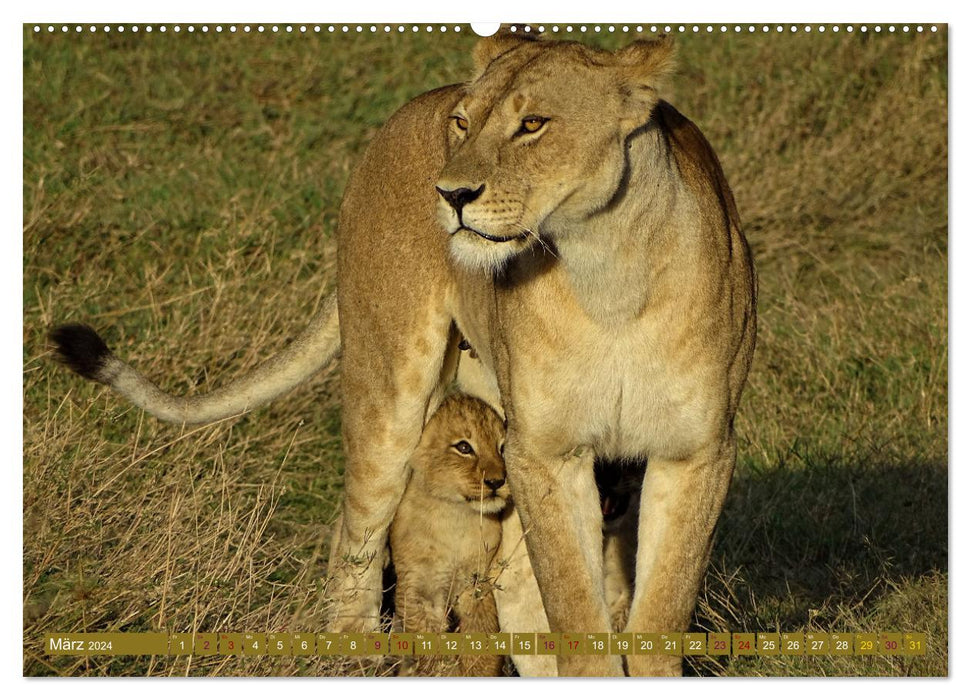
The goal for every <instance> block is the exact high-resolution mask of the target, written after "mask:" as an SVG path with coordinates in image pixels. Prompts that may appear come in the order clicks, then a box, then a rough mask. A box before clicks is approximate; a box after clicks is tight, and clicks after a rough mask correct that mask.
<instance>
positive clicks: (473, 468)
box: [411, 396, 509, 513]
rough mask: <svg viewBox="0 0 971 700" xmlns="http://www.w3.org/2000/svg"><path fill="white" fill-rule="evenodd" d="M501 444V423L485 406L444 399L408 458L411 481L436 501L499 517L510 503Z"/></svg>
mask: <svg viewBox="0 0 971 700" xmlns="http://www.w3.org/2000/svg"><path fill="white" fill-rule="evenodd" d="M504 440H505V430H504V428H503V425H502V421H501V420H500V418H499V416H498V415H497V414H496V413H495V411H493V410H492V409H491V408H489V406H488V405H486V404H485V403H483V402H482V401H479V400H478V399H475V398H472V397H470V396H452V397H449V398H448V399H446V400H445V402H444V403H443V404H442V406H441V407H440V408H439V409H438V411H436V412H435V414H434V415H433V416H432V417H431V420H429V421H428V425H426V426H425V430H424V432H423V433H422V436H421V442H419V444H418V448H417V449H416V450H415V454H414V456H413V457H412V460H411V464H412V469H413V474H412V479H413V480H415V481H417V482H418V483H417V485H418V486H419V487H420V488H422V489H423V490H424V492H425V493H426V494H428V495H430V496H433V497H435V498H440V499H442V500H445V501H450V502H453V503H467V504H469V506H470V507H471V508H473V509H474V510H476V511H478V512H481V513H498V512H499V511H501V510H502V509H503V508H505V506H506V503H507V501H508V500H509V486H508V485H507V484H506V465H505V462H504V461H503V458H502V450H503V442H504Z"/></svg>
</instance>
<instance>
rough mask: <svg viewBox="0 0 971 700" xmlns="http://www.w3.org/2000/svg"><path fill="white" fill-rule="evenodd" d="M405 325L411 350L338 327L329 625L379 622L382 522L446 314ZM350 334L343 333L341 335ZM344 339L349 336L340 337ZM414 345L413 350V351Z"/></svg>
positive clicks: (400, 488)
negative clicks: (339, 490)
mask: <svg viewBox="0 0 971 700" xmlns="http://www.w3.org/2000/svg"><path fill="white" fill-rule="evenodd" d="M428 316H429V317H427V318H425V319H423V322H421V323H416V324H414V325H413V326H412V330H411V332H410V340H411V341H412V342H411V344H412V346H413V347H412V349H411V350H412V351H411V352H410V353H407V352H404V350H402V349H401V341H402V339H403V340H404V341H405V342H406V344H407V341H408V340H409V334H406V333H400V334H399V335H398V337H397V340H398V344H396V345H395V344H390V343H388V344H382V343H381V342H380V336H379V334H377V333H375V334H374V336H372V337H370V338H367V337H364V338H362V337H361V336H360V335H359V334H357V333H354V332H348V333H346V334H345V344H344V345H345V350H344V360H343V363H344V364H343V367H342V373H343V376H342V379H343V389H344V392H343V393H344V407H343V408H344V410H343V416H342V417H343V433H344V451H345V454H346V460H347V462H346V468H345V477H344V499H343V523H342V526H341V530H340V534H339V538H340V539H339V541H338V543H337V545H336V546H335V547H334V548H333V550H332V551H333V553H334V555H335V556H334V557H332V559H335V560H333V561H332V562H331V564H330V569H329V571H328V574H329V576H330V577H331V583H330V586H329V589H328V592H329V594H330V596H331V598H332V599H333V602H334V607H333V612H332V619H331V621H330V626H331V629H332V631H351V630H367V629H373V628H374V627H375V626H376V625H377V624H378V622H379V613H380V603H381V573H382V564H383V561H384V557H383V553H384V550H385V546H386V543H387V537H388V528H389V527H390V524H391V520H392V518H393V517H394V513H395V510H396V509H397V507H398V503H399V502H400V501H401V497H402V495H403V493H404V490H405V485H406V484H407V480H408V474H407V462H408V459H409V458H410V457H411V454H412V452H414V449H415V447H416V446H417V444H418V440H419V438H420V437H421V431H422V427H423V425H424V421H425V416H426V413H427V411H428V408H429V402H430V401H431V400H432V398H433V396H434V395H435V394H436V389H437V387H438V385H439V383H440V382H441V381H442V377H441V373H442V370H443V363H444V359H445V354H446V348H447V346H448V340H449V329H450V324H451V319H450V318H447V317H445V316H444V315H443V314H441V313H439V314H434V313H429V314H428ZM348 336H350V338H349V337H348ZM348 340H350V342H347V341H348ZM416 348H417V350H416Z"/></svg>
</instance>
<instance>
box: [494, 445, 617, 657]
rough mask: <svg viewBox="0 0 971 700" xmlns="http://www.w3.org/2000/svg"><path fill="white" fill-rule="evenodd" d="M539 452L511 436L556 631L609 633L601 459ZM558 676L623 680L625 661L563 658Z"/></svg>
mask: <svg viewBox="0 0 971 700" xmlns="http://www.w3.org/2000/svg"><path fill="white" fill-rule="evenodd" d="M539 444H541V442H540V441H539V440H530V439H529V437H528V436H521V435H517V434H515V432H514V430H512V428H511V429H510V433H509V436H508V437H507V439H506V468H507V471H508V476H509V486H510V489H511V490H512V496H513V502H514V503H515V504H516V508H517V509H518V511H519V514H520V517H521V518H522V521H523V527H524V530H525V533H526V546H527V549H528V550H529V559H530V562H531V563H532V565H533V569H534V572H535V574H536V581H537V583H538V584H539V590H540V592H541V594H542V597H543V606H544V608H545V609H546V615H547V617H548V618H549V623H550V630H551V631H554V632H609V631H610V630H611V625H610V618H609V615H608V613H607V604H606V601H605V599H604V588H603V551H602V547H603V533H602V523H603V518H602V515H601V513H600V498H599V496H598V494H597V484H596V481H595V480H594V475H593V457H592V455H584V456H576V455H572V454H571V455H567V456H559V457H557V456H554V455H555V454H556V453H555V452H553V451H543V450H540V451H537V452H534V451H532V450H531V449H530V446H536V445H539ZM557 674H558V675H560V676H620V675H623V667H622V664H621V659H620V657H617V656H586V655H580V656H559V657H557Z"/></svg>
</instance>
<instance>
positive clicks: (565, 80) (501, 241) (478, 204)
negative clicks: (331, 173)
mask: <svg viewBox="0 0 971 700" xmlns="http://www.w3.org/2000/svg"><path fill="white" fill-rule="evenodd" d="M508 41H509V40H507V43H505V44H499V45H497V47H496V49H495V51H498V52H499V53H498V55H497V56H495V57H494V58H492V59H490V58H489V56H488V54H486V57H485V61H486V67H485V68H484V70H483V72H482V73H481V74H480V76H479V77H478V78H477V79H476V80H474V81H473V82H472V83H470V84H469V85H468V86H467V88H466V89H465V93H464V96H463V98H462V99H461V100H460V101H459V103H458V104H457V105H456V106H455V107H454V109H453V110H452V113H451V115H450V116H449V118H448V124H447V125H446V129H447V132H448V138H449V146H450V148H449V159H448V161H447V163H446V165H445V167H444V169H443V170H442V173H441V175H440V177H439V180H438V182H437V183H436V189H437V190H438V193H439V195H440V196H439V201H438V208H439V220H440V222H441V224H442V226H443V227H444V228H445V230H446V231H447V232H448V233H449V234H450V249H451V253H452V257H453V259H455V260H456V261H457V262H458V263H459V264H461V265H464V266H466V267H471V268H485V269H490V270H497V269H499V268H501V267H502V266H503V265H504V263H505V262H506V261H507V260H509V259H510V258H512V257H513V256H515V255H518V254H519V253H520V252H522V251H524V250H526V249H528V248H530V247H531V246H533V245H538V244H541V243H542V242H543V241H551V242H553V243H555V241H556V238H557V236H559V235H568V234H569V233H570V231H571V229H572V228H576V227H577V226H578V225H579V224H582V222H584V221H585V220H586V219H587V218H589V217H590V216H592V215H594V214H596V213H597V212H598V211H599V210H601V209H604V208H605V207H607V206H609V205H610V203H611V202H612V200H613V199H614V197H615V195H617V193H618V192H619V191H620V190H621V189H622V187H623V181H624V178H625V173H626V172H627V170H628V163H627V155H626V140H627V138H628V137H629V136H630V134H631V133H632V132H633V131H634V130H635V129H637V128H638V127H640V126H641V125H643V124H644V123H646V122H647V121H648V120H649V118H650V115H651V111H652V109H653V107H654V105H655V104H656V103H657V101H658V97H657V93H656V91H655V90H654V88H653V87H652V85H653V84H654V82H655V79H656V78H658V77H659V75H660V73H662V72H663V71H664V70H665V69H666V63H667V59H668V58H669V57H670V54H671V48H670V44H669V43H668V42H666V41H655V42H638V43H636V44H633V45H631V46H630V47H627V48H626V49H621V50H620V51H617V52H615V53H611V52H608V51H602V50H598V49H594V48H591V47H586V46H582V45H580V44H573V43H567V42H563V43H561V42H557V43H555V44H552V43H551V44H547V43H546V42H542V41H515V40H513V42H512V48H509V46H510V44H509V43H508ZM504 49H505V50H504Z"/></svg>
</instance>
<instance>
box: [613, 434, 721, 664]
mask: <svg viewBox="0 0 971 700" xmlns="http://www.w3.org/2000/svg"><path fill="white" fill-rule="evenodd" d="M734 466H735V442H734V438H731V439H729V440H728V441H726V442H725V443H724V444H721V445H716V446H713V447H712V448H710V449H708V450H706V451H704V452H701V453H699V454H697V455H695V456H693V457H692V458H691V459H687V460H681V461H664V460H656V459H652V460H650V462H649V463H648V468H647V473H646V475H645V477H644V487H643V490H642V493H641V512H640V521H639V524H638V533H637V536H638V546H637V568H636V582H635V586H634V601H633V603H632V604H631V611H630V618H629V619H628V622H627V631H628V632H684V631H686V630H687V629H688V625H689V624H690V623H691V615H692V612H693V611H694V608H695V602H696V599H697V597H698V589H699V587H700V585H701V579H702V577H703V576H704V573H705V568H706V566H707V563H708V555H709V553H710V549H711V538H712V533H713V532H714V529H715V523H716V522H717V521H718V516H719V515H720V514H721V510H722V505H723V504H724V502H725V494H726V493H727V492H728V485H729V482H730V481H731V478H732V471H733V469H734ZM627 669H628V672H629V673H630V675H632V676H678V675H681V658H680V657H676V656H628V657H627Z"/></svg>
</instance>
